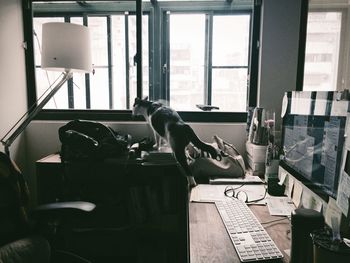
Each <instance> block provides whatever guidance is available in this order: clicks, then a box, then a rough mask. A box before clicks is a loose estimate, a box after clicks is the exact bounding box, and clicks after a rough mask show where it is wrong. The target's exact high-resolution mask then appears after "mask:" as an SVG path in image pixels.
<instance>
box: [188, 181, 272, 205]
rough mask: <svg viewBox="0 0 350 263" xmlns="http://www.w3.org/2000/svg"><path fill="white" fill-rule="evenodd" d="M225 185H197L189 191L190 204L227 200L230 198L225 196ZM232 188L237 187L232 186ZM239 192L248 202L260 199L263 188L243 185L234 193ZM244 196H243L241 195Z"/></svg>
mask: <svg viewBox="0 0 350 263" xmlns="http://www.w3.org/2000/svg"><path fill="white" fill-rule="evenodd" d="M226 187H227V185H210V184H199V185H197V186H196V187H194V188H192V190H191V197H190V201H191V202H215V201H220V200H227V199H229V198H230V197H227V196H225V194H224V192H225V188H226ZM232 187H233V188H235V187H237V185H232ZM239 191H241V192H242V193H243V192H245V193H246V194H247V196H248V201H252V200H256V199H261V198H262V197H263V196H264V194H265V186H264V185H263V184H260V185H256V184H255V185H254V184H252V185H244V186H242V187H240V188H239V189H236V190H235V192H236V193H237V192H239ZM242 196H244V194H243V195H242ZM254 204H264V205H265V204H266V201H265V200H261V201H259V202H257V203H254Z"/></svg>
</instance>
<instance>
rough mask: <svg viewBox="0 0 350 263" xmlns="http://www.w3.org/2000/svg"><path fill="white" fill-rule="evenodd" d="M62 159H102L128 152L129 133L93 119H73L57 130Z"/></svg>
mask: <svg viewBox="0 0 350 263" xmlns="http://www.w3.org/2000/svg"><path fill="white" fill-rule="evenodd" d="M58 134H59V139H60V141H61V143H62V146H61V160H62V161H77V160H103V159H106V158H113V157H120V156H122V155H124V154H126V153H127V152H128V148H129V142H130V140H131V137H130V135H121V134H118V133H117V132H116V131H114V130H113V129H111V128H110V127H108V126H106V125H104V124H102V123H99V122H94V121H85V120H73V121H70V122H68V123H67V124H66V125H64V126H62V127H60V128H59V130H58Z"/></svg>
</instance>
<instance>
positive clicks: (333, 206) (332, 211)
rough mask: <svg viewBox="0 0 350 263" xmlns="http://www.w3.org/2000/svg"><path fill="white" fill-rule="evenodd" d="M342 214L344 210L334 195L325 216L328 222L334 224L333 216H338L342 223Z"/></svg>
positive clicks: (337, 218) (330, 199) (330, 224)
mask: <svg viewBox="0 0 350 263" xmlns="http://www.w3.org/2000/svg"><path fill="white" fill-rule="evenodd" d="M341 215H342V211H341V210H340V208H339V207H338V205H337V203H336V201H335V200H334V199H333V198H332V197H329V201H328V204H327V209H326V216H325V222H326V224H327V225H329V226H332V218H336V220H337V221H338V223H339V224H340V219H341Z"/></svg>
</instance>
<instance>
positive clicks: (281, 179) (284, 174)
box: [278, 172, 287, 185]
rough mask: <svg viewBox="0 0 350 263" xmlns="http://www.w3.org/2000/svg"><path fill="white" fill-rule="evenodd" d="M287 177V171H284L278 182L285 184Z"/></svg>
mask: <svg viewBox="0 0 350 263" xmlns="http://www.w3.org/2000/svg"><path fill="white" fill-rule="evenodd" d="M286 178H287V173H286V172H282V173H281V177H280V181H279V182H278V184H279V185H283V184H284V181H285V180H286Z"/></svg>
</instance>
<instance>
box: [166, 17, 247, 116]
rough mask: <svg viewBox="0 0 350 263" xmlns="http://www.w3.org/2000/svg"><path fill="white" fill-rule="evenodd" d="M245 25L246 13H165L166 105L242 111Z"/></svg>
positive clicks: (245, 85)
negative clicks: (167, 47) (167, 16)
mask: <svg viewBox="0 0 350 263" xmlns="http://www.w3.org/2000/svg"><path fill="white" fill-rule="evenodd" d="M249 28H250V15H249V14H247V15H241V14H239V15H238V14H227V15H216V14H213V13H212V12H211V13H209V14H208V13H203V14H170V29H169V31H170V32H169V34H170V38H169V43H170V63H169V64H170V66H169V67H170V76H169V78H170V81H169V90H170V91H169V93H170V106H172V107H173V108H175V109H178V110H196V104H209V105H214V106H218V107H219V108H220V109H221V110H223V111H231V112H232V111H235V112H244V111H245V110H246V108H247V79H248V55H249V39H250V36H249V32H250V31H249ZM166 66H167V65H166Z"/></svg>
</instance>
